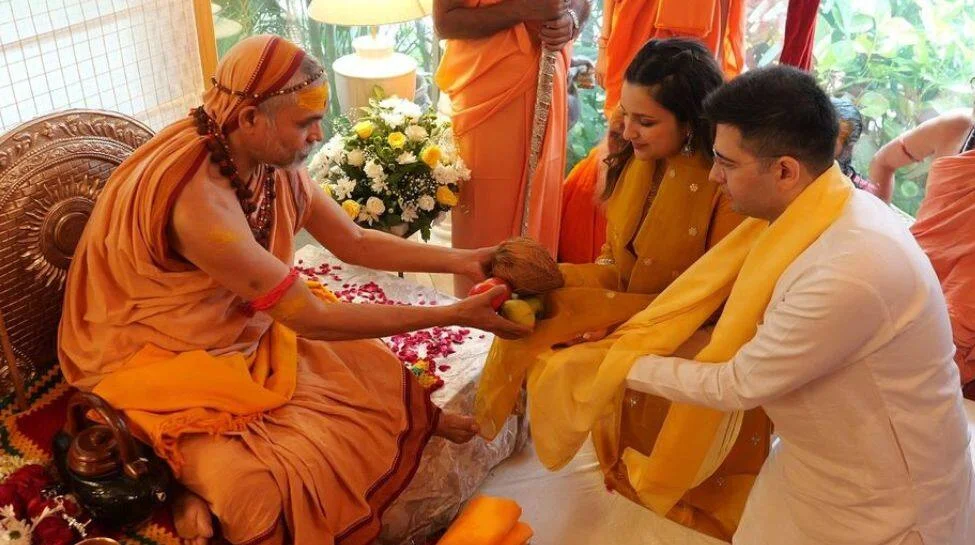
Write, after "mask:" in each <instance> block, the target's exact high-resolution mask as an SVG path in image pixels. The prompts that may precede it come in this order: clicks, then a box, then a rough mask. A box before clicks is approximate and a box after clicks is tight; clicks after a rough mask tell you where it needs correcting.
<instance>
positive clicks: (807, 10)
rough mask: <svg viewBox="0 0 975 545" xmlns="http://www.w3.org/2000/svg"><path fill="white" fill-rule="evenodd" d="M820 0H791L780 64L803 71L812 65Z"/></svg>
mask: <svg viewBox="0 0 975 545" xmlns="http://www.w3.org/2000/svg"><path fill="white" fill-rule="evenodd" d="M819 2H820V0H789V11H788V14H787V15H786V19H785V40H784V43H783V45H782V54H781V55H779V62H780V63H782V64H791V65H792V66H795V67H797V68H801V69H803V70H809V67H810V66H811V65H812V56H813V38H814V37H815V36H816V16H817V15H818V13H819Z"/></svg>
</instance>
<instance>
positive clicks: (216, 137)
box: [191, 106, 277, 248]
mask: <svg viewBox="0 0 975 545" xmlns="http://www.w3.org/2000/svg"><path fill="white" fill-rule="evenodd" d="M191 115H192V116H193V117H194V118H195V119H196V132H197V133H199V134H200V135H201V136H206V137H207V139H206V147H207V150H209V152H210V162H211V163H213V164H215V165H217V168H218V169H219V170H220V175H221V176H224V177H226V178H227V179H228V180H230V186H231V187H233V188H234V192H235V193H236V195H237V200H238V201H240V208H241V210H243V211H244V216H246V217H247V223H248V225H250V228H251V233H253V235H254V239H255V240H257V243H258V244H260V245H261V246H263V247H264V248H267V247H268V245H269V242H270V239H271V221H272V219H273V215H274V199H275V197H276V196H277V195H276V194H275V191H274V169H273V168H271V167H270V166H269V165H262V166H263V168H264V180H263V187H264V198H263V199H261V201H260V206H258V205H257V204H255V203H254V199H253V197H254V192H253V191H251V189H250V188H249V187H247V183H245V182H244V180H243V179H241V177H240V174H239V173H238V171H237V164H236V163H234V158H233V157H232V156H231V155H230V147H229V146H228V145H227V140H226V138H224V136H223V132H222V131H221V130H220V127H218V126H217V123H216V121H214V120H213V118H211V117H210V115H209V114H207V112H206V110H205V109H204V108H203V106H200V107H198V108H195V109H193V111H192V112H191ZM259 186H260V184H259ZM258 189H260V187H258ZM255 210H256V211H257V214H254V211H255Z"/></svg>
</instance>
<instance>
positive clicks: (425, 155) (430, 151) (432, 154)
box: [420, 145, 443, 168]
mask: <svg viewBox="0 0 975 545" xmlns="http://www.w3.org/2000/svg"><path fill="white" fill-rule="evenodd" d="M442 155H443V150H441V149H440V146H437V145H432V146H427V147H425V148H423V151H421V152H420V160H421V161H423V162H424V163H426V164H427V166H429V167H430V168H433V167H435V166H437V163H438V162H439V161H440V157H441V156H442Z"/></svg>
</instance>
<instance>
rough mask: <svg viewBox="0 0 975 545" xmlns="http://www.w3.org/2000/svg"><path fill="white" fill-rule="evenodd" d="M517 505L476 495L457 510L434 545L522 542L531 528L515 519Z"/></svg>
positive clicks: (517, 544) (518, 514)
mask: <svg viewBox="0 0 975 545" xmlns="http://www.w3.org/2000/svg"><path fill="white" fill-rule="evenodd" d="M519 517H521V507H519V506H518V504H517V503H516V502H515V501H513V500H509V499H507V498H496V497H492V496H478V497H476V498H474V499H472V500H471V501H470V502H469V503H468V504H467V507H465V508H464V510H463V511H462V512H461V514H460V515H459V516H458V517H457V519H456V520H455V521H454V523H453V524H451V525H450V528H449V529H448V530H447V533H446V534H444V536H443V538H441V539H440V542H439V544H438V545H524V544H526V543H528V540H529V539H531V537H532V529H531V527H530V526H528V525H527V524H525V523H522V522H518V518H519Z"/></svg>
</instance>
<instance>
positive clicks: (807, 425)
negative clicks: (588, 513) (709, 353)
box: [627, 73, 975, 545]
mask: <svg viewBox="0 0 975 545" xmlns="http://www.w3.org/2000/svg"><path fill="white" fill-rule="evenodd" d="M778 75H781V74H778ZM776 76H777V74H775V73H768V74H756V75H754V76H753V79H757V80H758V81H747V80H746V81H745V82H744V83H743V84H741V85H739V86H738V87H737V88H734V87H733V86H734V85H735V83H732V84H730V85H729V87H732V88H730V89H723V90H721V91H719V92H718V94H717V95H715V96H712V97H711V100H709V104H708V108H707V110H708V114H709V116H710V117H711V118H712V120H713V121H715V123H716V124H717V136H716V140H715V154H716V157H715V167H714V169H713V170H712V177H713V178H714V179H716V180H717V181H718V182H719V183H721V184H722V185H723V189H725V190H726V191H727V192H728V193H729V194H730V195H731V197H732V199H733V200H734V202H735V206H736V208H737V209H738V211H739V212H742V213H744V214H748V215H750V216H753V217H760V218H765V219H769V220H772V221H774V219H775V218H776V217H777V216H776V211H778V212H779V213H781V211H782V210H784V209H785V208H786V207H787V206H788V204H789V202H791V199H793V198H794V197H795V195H796V194H797V193H795V192H796V191H798V192H801V190H802V188H804V187H805V185H803V184H806V185H808V183H810V182H811V181H812V180H813V179H814V178H815V177H816V176H817V175H818V173H816V172H809V171H808V169H806V168H805V167H804V165H803V161H802V160H799V159H795V158H794V157H793V156H789V155H790V154H789V152H790V151H792V150H791V149H790V147H789V146H791V145H792V144H793V142H792V141H790V139H789V138H788V134H787V133H788V131H785V133H783V132H782V130H781V129H782V127H773V128H775V129H777V132H775V133H774V134H775V135H776V136H775V138H774V140H762V138H761V137H762V135H763V132H762V130H761V129H762V126H761V124H762V123H769V124H771V125H775V124H776V123H781V120H779V119H776V116H774V115H771V116H769V115H763V114H767V113H769V111H771V112H773V113H774V111H775V108H777V107H778V108H784V107H786V106H789V109H788V110H782V111H789V112H790V114H791V115H793V116H796V117H795V119H800V120H803V119H804V120H805V121H807V122H808V121H809V119H810V118H809V117H803V114H802V112H799V113H795V112H794V109H795V108H799V109H802V108H809V107H811V106H809V104H804V102H805V100H804V98H803V96H801V95H797V96H792V97H789V95H788V92H789V85H788V82H785V83H783V82H782V81H776V79H775V78H776ZM763 78H764V80H763ZM765 80H768V81H765ZM775 84H777V88H776V89H775V91H774V92H773V91H768V94H770V95H775V94H776V93H778V94H783V93H784V94H785V95H784V96H780V97H775V96H756V93H762V91H760V90H758V89H759V88H761V87H763V86H765V87H775ZM722 93H723V94H722ZM764 94H765V93H763V95H764ZM806 96H807V97H808V93H807V95H806ZM743 100H749V101H750V103H749V105H748V106H747V107H745V108H741V105H742V101H743ZM796 105H799V106H796ZM749 108H751V109H755V110H756V111H753V112H748V111H747V110H748V109H749ZM729 111H730V112H731V113H727V112H729ZM813 113H815V112H813ZM813 118H814V116H813ZM763 120H766V121H763ZM802 122H803V121H798V122H797V123H802ZM796 137H797V138H796V139H795V146H796V150H795V152H794V153H793V154H791V155H794V156H802V155H803V145H805V144H803V142H802V141H803V135H802V134H801V133H800V134H797V135H796ZM773 142H774V144H772V143H773ZM770 144H771V145H770ZM782 156H785V157H782ZM766 163H770V164H769V166H768V167H767V168H764V167H765V165H766ZM789 176H792V177H794V178H795V179H786V178H788V177H789ZM790 188H791V189H790ZM953 354H954V348H953V343H952V337H951V325H950V322H949V319H948V314H947V311H946V308H945V302H944V297H943V296H942V293H941V288H940V285H939V283H938V279H937V277H936V275H935V273H934V271H933V269H932V267H931V265H930V263H929V261H928V259H927V258H926V257H925V255H924V253H923V252H922V251H921V249H920V248H919V247H918V245H917V244H916V243H915V241H914V239H913V237H912V236H911V234H910V232H909V231H908V230H907V228H906V227H905V226H904V225H903V223H902V222H901V220H900V219H899V218H898V217H896V216H895V214H894V213H893V212H892V211H891V210H890V209H889V208H888V207H887V206H886V205H885V204H884V203H882V202H881V201H879V200H878V199H876V198H875V197H873V196H871V195H869V194H867V193H865V192H860V191H857V192H854V194H853V196H852V197H851V198H850V200H849V201H848V203H847V205H846V207H845V209H844V210H843V212H842V213H841V215H840V217H839V218H838V219H837V220H836V221H835V222H834V223H833V224H832V226H830V227H829V228H828V229H827V230H826V231H825V232H824V233H823V234H822V235H821V236H820V238H819V239H818V240H816V242H814V243H813V244H812V245H811V246H810V247H809V248H807V249H806V250H805V252H804V253H802V254H801V255H800V256H799V258H798V259H796V260H795V261H793V262H792V264H791V265H790V266H789V267H788V268H787V269H786V271H785V272H784V274H782V276H780V277H779V279H778V282H777V284H776V287H775V291H774V294H773V296H772V299H771V302H770V304H769V306H768V307H767V309H766V311H765V314H764V318H763V320H762V323H761V325H760V326H759V328H758V331H757V333H756V335H755V336H754V337H753V338H752V339H751V341H749V342H748V343H746V344H745V345H744V346H743V347H742V348H741V349H740V350H739V352H738V353H737V354H736V355H735V356H734V357H733V358H732V359H731V360H730V361H727V362H724V363H718V364H714V363H699V362H696V361H692V360H687V359H681V358H677V357H657V356H646V357H643V358H641V359H639V360H637V362H636V364H635V365H634V366H633V368H632V369H631V371H630V373H629V375H628V379H627V387H628V388H631V389H633V390H638V391H642V392H647V393H650V394H655V395H659V396H662V397H665V398H668V399H671V400H674V401H680V402H688V403H695V404H700V405H704V406H707V407H712V408H716V409H722V410H728V411H730V410H734V409H751V408H753V407H757V406H761V407H763V408H764V409H765V411H766V412H767V414H768V415H769V417H770V418H771V420H772V421H773V423H774V425H775V433H776V434H777V435H778V438H779V440H778V441H777V443H776V444H775V445H774V447H773V449H772V452H771V454H770V455H769V458H768V460H767V461H766V463H765V466H764V467H763V469H762V471H761V473H760V474H759V477H758V480H757V481H756V483H755V486H754V488H753V489H752V492H751V495H750V497H749V499H748V503H747V505H746V507H745V512H744V514H743V516H742V520H741V523H740V525H739V528H738V531H737V533H736V534H735V537H734V543H736V544H743V545H760V544H770V545H772V544H774V545H846V544H849V545H854V544H855V545H868V544H870V545H873V544H876V545H881V544H884V545H887V544H890V545H901V544H911V545H914V544H926V545H972V544H975V485H973V469H972V461H971V458H970V456H969V454H968V443H969V441H970V438H969V436H968V430H967V424H966V417H965V413H964V409H963V406H962V397H961V392H960V389H959V387H958V383H959V382H958V380H959V379H958V370H957V367H956V366H955V365H954V364H953V361H952V358H953Z"/></svg>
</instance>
